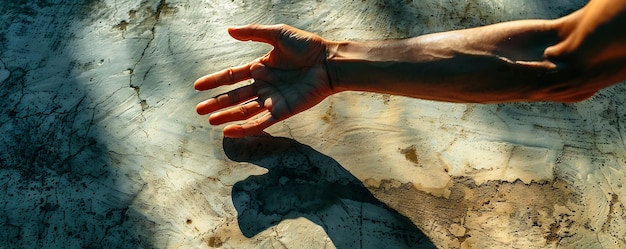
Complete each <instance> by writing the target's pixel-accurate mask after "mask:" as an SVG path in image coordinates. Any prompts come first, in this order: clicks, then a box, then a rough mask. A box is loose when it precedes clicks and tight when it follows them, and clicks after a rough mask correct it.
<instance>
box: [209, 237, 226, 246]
mask: <svg viewBox="0 0 626 249" xmlns="http://www.w3.org/2000/svg"><path fill="white" fill-rule="evenodd" d="M205 243H206V244H207V245H208V246H210V247H213V248H215V247H220V246H222V245H223V244H224V242H223V241H222V239H221V238H220V237H216V236H211V237H209V238H208V239H205Z"/></svg>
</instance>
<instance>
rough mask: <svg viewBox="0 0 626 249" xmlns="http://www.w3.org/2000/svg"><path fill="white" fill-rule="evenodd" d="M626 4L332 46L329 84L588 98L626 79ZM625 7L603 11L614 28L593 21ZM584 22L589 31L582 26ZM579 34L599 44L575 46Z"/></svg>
mask: <svg viewBox="0 0 626 249" xmlns="http://www.w3.org/2000/svg"><path fill="white" fill-rule="evenodd" d="M616 2H621V5H622V6H618V5H619V4H618V3H616ZM625 2H626V1H612V2H611V1H601V0H595V1H593V2H592V3H591V4H589V5H588V6H586V7H585V8H583V9H581V10H579V11H578V12H576V13H573V14H571V15H569V16H566V17H564V18H561V19H557V20H523V21H513V22H506V23H499V24H495V25H490V26H484V27H479V28H472V29H465V30H458V31H450V32H444V33H437V34H430V35H424V36H419V37H415V38H410V39H405V40H393V41H376V42H335V43H332V45H331V46H330V49H329V51H330V52H329V59H328V60H329V62H328V63H329V65H330V66H329V70H330V72H331V74H330V75H331V79H330V81H331V83H332V84H333V85H334V87H335V88H336V89H337V90H338V91H345V90H360V91H371V92H384V93H390V94H396V95H404V96H410V97H416V98H423V99H432V100H440V101H449V102H480V103H494V102H512V101H559V102H572V101H580V100H584V99H586V98H588V97H590V96H592V95H593V94H594V93H595V92H596V91H598V90H599V89H601V88H604V87H606V86H608V85H611V84H614V83H617V82H619V81H621V80H624V79H626V74H625V72H626V63H625V62H626V60H625V57H626V53H625V52H624V50H626V39H624V33H625V32H626V22H624V15H625V13H624V5H626V4H624V3H625ZM594 3H595V4H596V5H593V4H594ZM619 7H621V9H622V11H621V12H619V11H614V12H613V13H607V11H599V12H600V13H601V17H603V18H605V19H604V23H609V24H610V25H613V26H612V27H607V28H605V29H606V30H598V25H601V24H602V23H600V24H598V22H592V21H593V20H594V19H593V18H595V17H600V14H599V13H594V12H598V9H606V8H610V9H611V10H614V9H620V8H619ZM607 14H608V15H607ZM610 14H613V17H612V18H610ZM620 18H621V19H620ZM589 19H592V21H589ZM595 20H599V19H595ZM584 22H587V23H589V24H588V25H589V26H590V27H587V28H586V29H583V28H581V24H583V23H584ZM593 25H595V26H593ZM589 30H591V32H589ZM582 32H586V33H585V34H583V33H582ZM594 32H595V33H594ZM592 36H595V37H592ZM578 37H585V38H586V39H587V40H588V41H589V40H594V41H591V42H587V44H583V42H580V41H578V42H577V44H575V43H576V41H575V40H576V39H580V38H578Z"/></svg>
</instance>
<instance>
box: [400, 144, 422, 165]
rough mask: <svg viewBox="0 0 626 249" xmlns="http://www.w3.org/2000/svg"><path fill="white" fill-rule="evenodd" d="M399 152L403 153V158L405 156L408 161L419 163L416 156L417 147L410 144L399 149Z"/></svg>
mask: <svg viewBox="0 0 626 249" xmlns="http://www.w3.org/2000/svg"><path fill="white" fill-rule="evenodd" d="M400 153H402V154H404V158H406V160H408V161H409V162H412V163H415V164H419V158H418V157H417V149H416V148H415V145H411V146H409V147H407V148H406V149H402V150H400Z"/></svg>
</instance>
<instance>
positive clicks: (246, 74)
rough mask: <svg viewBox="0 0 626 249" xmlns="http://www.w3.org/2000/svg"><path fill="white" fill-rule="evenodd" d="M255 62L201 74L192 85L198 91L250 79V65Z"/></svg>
mask: <svg viewBox="0 0 626 249" xmlns="http://www.w3.org/2000/svg"><path fill="white" fill-rule="evenodd" d="M255 62H256V61H254V62H251V63H248V64H246V65H242V66H238V67H230V68H227V69H224V70H222V71H219V72H217V73H212V74H209V75H205V76H202V77H201V78H199V79H197V80H196V82H194V83H193V87H194V88H195V89H196V90H198V91H204V90H209V89H212V88H216V87H218V86H223V85H231V84H234V83H237V82H240V81H244V80H247V79H250V78H252V77H251V76H250V67H252V65H253V64H254V63H255Z"/></svg>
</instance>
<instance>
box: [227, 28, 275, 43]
mask: <svg viewBox="0 0 626 249" xmlns="http://www.w3.org/2000/svg"><path fill="white" fill-rule="evenodd" d="M286 28H287V25H284V24H278V25H269V26H268V25H258V24H250V25H246V26H240V27H230V28H228V33H229V34H230V36H232V37H233V38H235V39H237V40H240V41H256V42H264V43H267V44H270V45H272V46H276V45H277V44H278V40H279V37H280V34H281V33H282V32H283V30H284V29H286Z"/></svg>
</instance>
